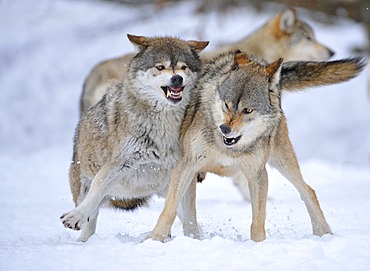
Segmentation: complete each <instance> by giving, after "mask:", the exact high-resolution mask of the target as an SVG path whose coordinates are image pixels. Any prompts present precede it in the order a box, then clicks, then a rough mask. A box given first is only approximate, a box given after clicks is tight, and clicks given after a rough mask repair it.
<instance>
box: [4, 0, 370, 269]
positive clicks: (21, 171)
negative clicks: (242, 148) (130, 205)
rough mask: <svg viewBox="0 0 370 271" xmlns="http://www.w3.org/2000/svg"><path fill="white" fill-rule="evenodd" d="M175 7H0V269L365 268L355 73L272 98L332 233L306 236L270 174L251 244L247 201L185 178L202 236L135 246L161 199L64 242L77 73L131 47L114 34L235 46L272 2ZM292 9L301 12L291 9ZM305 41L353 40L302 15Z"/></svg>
mask: <svg viewBox="0 0 370 271" xmlns="http://www.w3.org/2000/svg"><path fill="white" fill-rule="evenodd" d="M194 9H195V5H194V4H193V3H189V2H185V3H182V4H177V5H173V6H170V7H168V8H166V9H163V10H155V9H152V8H151V7H149V6H143V7H142V8H141V9H140V10H139V9H136V8H134V7H130V8H129V7H122V6H117V5H115V4H111V3H110V4H102V3H99V2H95V1H52V0H39V1H28V0H27V1H25V0H24V1H11V0H3V1H1V2H0V36H1V39H0V168H1V171H0V179H1V182H0V216H1V220H0V270H365V269H366V268H368V266H370V216H369V210H370V172H369V152H370V109H369V99H368V98H367V95H366V81H367V77H366V76H367V74H368V71H366V72H363V73H362V74H361V75H360V76H359V77H357V78H355V79H354V80H352V81H350V82H348V83H344V84H341V85H335V86H332V87H325V88H318V89H312V90H307V91H306V92H304V93H297V94H289V95H286V96H285V97H284V101H283V108H284V110H285V112H286V115H287V118H288V124H289V128H290V135H291V139H292V141H293V144H294V147H295V149H296V152H297V154H298V157H299V158H300V164H301V167H302V172H303V175H304V177H305V179H306V181H307V182H308V183H309V184H310V185H311V186H312V187H313V188H315V190H316V192H317V195H318V197H319V200H320V202H321V205H322V208H323V211H324V213H325V215H326V218H327V220H328V222H329V224H330V225H331V227H332V230H333V232H334V235H333V236H324V237H322V238H319V237H316V236H313V235H312V233H311V225H310V222H309V217H308V215H307V212H306V210H305V207H304V204H303V202H302V201H301V200H300V198H299V195H298V193H297V191H296V190H295V189H294V188H293V187H292V185H291V184H290V183H288V182H287V181H286V180H285V179H284V178H283V177H281V175H280V174H278V173H277V172H276V171H275V170H273V169H269V173H270V190H269V195H270V200H269V202H268V207H267V208H268V209H267V220H266V230H267V239H266V241H264V242H261V243H255V242H253V241H251V240H250V236H249V226H250V223H251V208H250V205H249V203H247V202H245V201H243V200H242V197H241V196H240V194H239V192H238V191H237V190H236V188H235V187H234V186H233V185H232V184H231V183H230V182H229V180H227V179H222V178H219V177H217V176H212V175H209V176H208V177H207V179H206V181H205V182H204V183H203V184H200V185H199V186H198V198H197V207H198V216H199V222H200V223H201V225H202V228H203V232H204V239H203V240H201V241H199V240H193V239H190V238H187V237H183V235H182V230H181V225H180V223H179V221H176V222H175V224H174V226H173V236H174V238H173V240H171V241H169V242H167V243H159V242H154V241H146V242H144V243H139V240H140V238H141V236H142V234H143V233H145V232H148V231H150V230H151V229H152V228H153V227H154V225H155V222H156V220H157V217H158V215H159V213H160V211H161V208H162V207H163V203H164V200H163V199H160V198H153V200H152V203H151V206H150V207H149V208H143V209H140V210H138V211H135V212H128V213H121V212H116V211H112V210H103V211H101V215H100V216H99V222H98V229H97V234H96V235H94V236H93V237H92V238H91V239H90V240H89V241H88V242H87V243H77V242H76V241H75V240H76V238H77V237H78V233H76V232H72V231H70V230H68V229H65V228H64V227H63V226H62V224H61V223H60V221H59V216H60V215H61V214H62V213H63V212H65V211H68V210H70V209H72V208H73V203H72V199H71V195H70V192H69V185H68V176H67V172H68V166H69V162H70V158H71V153H72V137H73V133H74V128H75V126H76V124H77V121H78V100H79V95H80V92H81V87H82V83H83V80H84V77H85V76H86V75H87V73H88V71H89V70H90V69H91V68H92V66H93V65H94V64H96V63H97V62H99V61H100V60H103V59H106V58H109V57H115V56H118V55H121V54H123V53H126V52H131V51H132V50H133V47H132V46H131V44H130V43H129V42H128V40H127V38H126V34H127V33H131V34H137V35H148V36H152V35H166V34H170V35H177V36H179V37H182V38H185V39H203V40H210V41H211V45H210V47H215V46H216V45H217V44H218V43H226V42H228V41H232V40H237V39H240V38H241V37H243V36H244V35H246V34H247V33H249V32H251V31H252V30H253V29H255V28H256V27H258V26H260V25H261V24H262V23H264V22H265V21H266V20H267V19H269V18H270V17H271V16H273V15H274V14H276V13H277V12H278V11H279V10H278V9H273V8H270V12H267V11H266V12H265V13H256V12H255V11H253V10H249V9H246V8H239V9H238V10H235V11H234V12H230V13H227V14H224V15H217V14H216V13H213V12H210V13H206V14H203V15H201V14H195V13H194ZM299 14H303V15H304V14H305V13H304V12H302V11H300V12H299ZM307 20H308V21H310V22H311V24H312V25H313V27H314V29H315V30H316V33H317V36H318V39H319V40H321V41H322V42H323V43H325V44H327V45H328V46H330V47H331V48H332V49H333V50H335V51H336V53H337V54H336V56H335V58H342V57H348V56H351V51H350V49H351V47H353V46H364V45H366V39H365V29H364V28H363V27H362V26H361V25H359V24H355V23H353V22H350V21H346V20H340V21H338V22H336V23H335V25H331V26H328V25H322V24H318V23H314V22H312V21H311V20H310V19H309V18H307Z"/></svg>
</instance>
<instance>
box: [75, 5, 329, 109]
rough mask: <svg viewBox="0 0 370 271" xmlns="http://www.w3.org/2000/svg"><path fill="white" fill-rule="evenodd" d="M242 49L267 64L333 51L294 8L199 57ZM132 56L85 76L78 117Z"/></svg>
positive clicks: (118, 76)
mask: <svg viewBox="0 0 370 271" xmlns="http://www.w3.org/2000/svg"><path fill="white" fill-rule="evenodd" d="M236 49H239V50H242V51H245V52H248V53H251V54H254V55H256V56H259V57H261V58H263V59H266V60H267V61H274V60H276V59H278V58H279V57H282V58H283V59H284V61H291V60H327V59H329V58H330V57H331V56H333V54H334V52H333V51H332V50H330V49H329V48H328V47H326V46H324V45H323V44H321V43H319V42H318V41H317V40H316V38H315V35H314V32H313V30H312V28H311V27H310V26H309V25H308V24H307V23H306V22H304V21H302V20H301V19H299V18H298V16H297V15H296V12H295V10H294V9H287V10H285V11H283V12H281V13H280V14H278V15H277V16H275V17H274V18H273V19H271V20H270V21H268V22H267V23H266V24H264V25H263V26H262V27H260V28H258V29H257V30H256V31H254V32H253V33H251V34H250V35H248V36H246V37H245V38H243V39H242V40H240V41H239V42H236V43H232V44H229V45H227V46H224V47H221V48H217V49H216V50H213V51H210V52H203V53H202V54H201V58H202V59H203V60H206V59H209V58H211V57H213V56H216V55H218V54H220V53H221V52H228V51H230V50H236ZM133 56H134V54H128V55H124V56H122V57H119V58H114V59H109V60H106V61H103V62H101V63H99V64H97V65H96V66H95V67H94V68H93V69H92V70H91V72H90V73H89V75H88V76H87V78H86V80H85V82H84V85H83V90H82V95H81V99H80V114H81V115H82V113H83V112H84V111H85V110H87V109H88V108H89V107H90V106H92V105H94V104H96V103H97V102H98V101H99V100H100V99H101V97H103V95H104V94H105V93H106V91H107V88H108V87H109V86H112V85H115V84H116V83H118V82H120V80H121V78H122V77H123V76H124V74H125V73H126V71H127V64H128V62H129V61H130V59H132V57H133Z"/></svg>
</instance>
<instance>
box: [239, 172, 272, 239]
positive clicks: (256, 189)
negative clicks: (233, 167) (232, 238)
mask: <svg viewBox="0 0 370 271" xmlns="http://www.w3.org/2000/svg"><path fill="white" fill-rule="evenodd" d="M252 171H254V170H252ZM244 172H245V175H246V176H248V179H247V178H246V180H245V181H246V182H248V185H249V191H250V198H251V204H252V225H251V239H252V240H253V241H255V242H260V241H263V240H265V239H266V232H265V220H266V203H267V190H268V177H267V171H266V169H265V167H263V168H261V169H258V170H257V171H256V172H250V171H249V172H248V171H244Z"/></svg>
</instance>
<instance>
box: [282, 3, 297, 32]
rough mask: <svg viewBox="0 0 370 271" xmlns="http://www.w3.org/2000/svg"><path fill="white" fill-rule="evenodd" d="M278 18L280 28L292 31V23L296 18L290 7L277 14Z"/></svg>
mask: <svg viewBox="0 0 370 271" xmlns="http://www.w3.org/2000/svg"><path fill="white" fill-rule="evenodd" d="M279 19H280V24H279V26H280V29H281V30H282V31H284V32H287V33H292V31H293V26H294V23H295V21H296V19H297V16H296V13H295V10H294V9H292V8H290V9H287V10H284V11H283V12H282V13H281V14H280V15H279Z"/></svg>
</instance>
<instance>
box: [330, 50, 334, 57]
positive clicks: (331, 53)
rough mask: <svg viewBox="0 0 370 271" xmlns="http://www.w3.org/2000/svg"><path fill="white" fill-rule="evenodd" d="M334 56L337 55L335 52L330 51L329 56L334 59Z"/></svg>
mask: <svg viewBox="0 0 370 271" xmlns="http://www.w3.org/2000/svg"><path fill="white" fill-rule="evenodd" d="M333 55H335V52H334V51H332V50H330V49H329V56H330V57H332V56H333Z"/></svg>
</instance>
